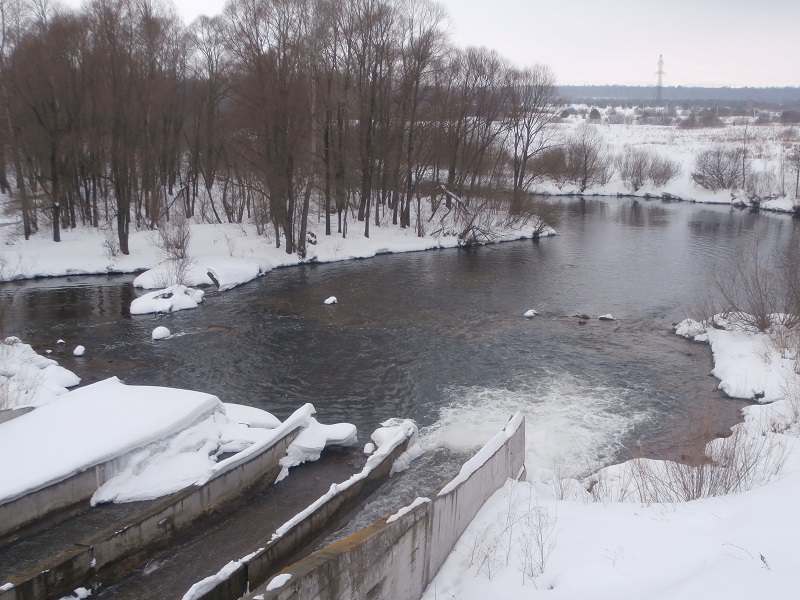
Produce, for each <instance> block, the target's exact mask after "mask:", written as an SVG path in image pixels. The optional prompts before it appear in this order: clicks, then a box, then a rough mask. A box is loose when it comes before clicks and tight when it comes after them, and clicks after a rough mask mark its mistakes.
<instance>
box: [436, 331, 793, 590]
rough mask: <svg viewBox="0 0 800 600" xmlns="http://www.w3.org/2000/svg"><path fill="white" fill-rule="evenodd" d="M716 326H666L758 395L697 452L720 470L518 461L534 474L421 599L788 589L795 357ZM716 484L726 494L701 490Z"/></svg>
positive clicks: (503, 494) (504, 499)
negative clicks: (579, 469) (571, 469)
mask: <svg viewBox="0 0 800 600" xmlns="http://www.w3.org/2000/svg"><path fill="white" fill-rule="evenodd" d="M715 325H716V326H715V327H708V330H707V331H706V329H705V327H703V326H702V325H701V324H698V323H694V322H690V321H686V322H684V323H682V324H681V326H680V327H679V328H678V331H677V333H679V334H680V335H684V336H687V337H690V338H693V339H695V340H696V341H697V342H710V343H711V347H712V350H713V354H714V363H715V369H714V374H715V376H716V377H718V378H719V379H720V387H721V388H722V389H723V390H725V391H726V393H728V394H729V395H731V396H735V397H743V398H752V397H753V395H754V394H756V393H757V394H759V395H760V394H762V393H763V394H764V397H763V398H761V399H760V402H761V403H762V404H759V405H754V406H750V407H748V408H747V409H745V411H744V417H745V419H744V422H743V423H742V424H740V425H737V426H736V427H735V428H734V432H733V435H732V436H731V437H730V438H726V439H725V440H715V441H713V442H711V443H710V444H709V446H708V448H707V453H708V454H709V455H711V456H715V457H717V459H718V461H720V462H725V463H727V464H729V467H728V469H729V470H728V471H723V470H721V468H720V467H717V466H715V465H712V464H707V465H701V466H699V467H696V468H694V469H692V468H690V467H678V466H677V465H675V464H674V463H667V462H665V461H643V460H634V461H629V462H627V463H623V464H622V465H615V466H612V467H608V468H606V469H603V470H601V471H600V472H599V473H597V474H595V475H593V476H591V477H590V478H589V479H587V480H586V481H584V482H578V481H576V480H564V479H561V478H560V477H559V476H558V475H557V474H555V473H552V472H549V471H546V470H537V469H536V468H535V465H528V467H529V469H530V471H531V476H530V479H531V481H528V482H515V481H511V480H509V481H508V482H507V483H506V485H505V487H504V488H502V489H501V490H499V491H498V492H497V493H496V494H495V495H494V496H493V497H492V498H491V499H490V500H489V501H488V502H487V504H486V505H485V506H484V508H483V509H482V510H481V512H480V513H479V514H478V516H477V517H476V519H475V520H474V521H473V522H472V524H471V525H470V526H469V528H468V529H467V531H466V532H465V533H464V535H463V536H462V538H461V539H460V540H459V542H458V543H457V545H456V548H455V550H454V551H453V553H452V554H451V555H450V557H449V558H448V560H447V562H446V563H445V564H444V566H443V567H442V569H441V570H440V572H439V574H438V575H437V576H436V578H435V579H434V581H433V582H432V583H431V585H430V586H429V587H428V589H427V591H426V593H425V596H424V599H425V600H434V599H435V598H455V599H458V600H470V599H473V598H474V599H483V598H487V597H493V598H503V599H511V598H522V597H525V598H534V597H539V596H541V597H543V598H565V599H566V598H569V599H572V598H574V599H579V598H580V599H583V598H598V599H600V598H608V599H612V598H613V599H615V600H620V599H623V600H624V599H626V598H629V599H631V600H634V599H641V598H675V599H678V598H680V599H683V598H725V599H726V600H730V599H735V598H742V599H749V598H752V597H755V596H758V597H765V598H794V597H795V596H796V593H797V589H798V586H800V554H798V552H797V548H796V540H795V539H794V532H796V531H798V530H800V512H798V511H797V501H796V498H797V494H798V493H799V492H800V444H798V441H799V440H798V433H800V424H799V423H798V415H799V414H800V395H798V392H800V388H798V387H797V385H798V379H797V375H796V374H795V368H796V362H795V359H794V357H793V356H791V355H790V354H789V353H787V352H786V350H785V349H783V348H779V347H776V345H775V344H774V343H773V342H772V341H771V340H770V339H769V338H768V337H767V336H766V335H764V334H755V333H745V332H743V331H741V330H740V329H738V328H737V327H735V324H732V323H730V322H726V321H723V320H720V319H717V322H716V324H715ZM723 326H724V327H725V329H720V328H719V327H723ZM687 343H690V342H687ZM529 443H530V442H529ZM719 482H722V483H719ZM720 486H721V487H726V486H727V488H728V489H730V490H732V493H728V494H726V495H722V496H716V497H711V494H713V493H714V491H715V490H716V489H718V488H719V487H720ZM587 488H591V490H592V491H591V492H590V491H587ZM670 494H671V497H670ZM665 497H666V498H665ZM681 497H689V498H693V497H698V499H694V500H691V501H681V500H680V498H681ZM661 498H665V499H661Z"/></svg>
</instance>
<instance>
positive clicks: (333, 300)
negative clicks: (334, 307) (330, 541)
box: [323, 296, 339, 304]
mask: <svg viewBox="0 0 800 600" xmlns="http://www.w3.org/2000/svg"><path fill="white" fill-rule="evenodd" d="M338 302H339V301H338V300H337V299H336V296H331V297H330V298H326V299H325V302H323V304H338Z"/></svg>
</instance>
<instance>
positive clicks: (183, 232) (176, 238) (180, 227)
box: [156, 218, 192, 260]
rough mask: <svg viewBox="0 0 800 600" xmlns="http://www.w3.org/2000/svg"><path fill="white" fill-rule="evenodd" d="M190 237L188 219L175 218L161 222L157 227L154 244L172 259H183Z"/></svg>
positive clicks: (185, 256)
mask: <svg viewBox="0 0 800 600" xmlns="http://www.w3.org/2000/svg"><path fill="white" fill-rule="evenodd" d="M191 237H192V230H191V226H190V222H189V219H180V218H175V219H173V220H172V221H165V222H163V223H161V225H160V226H159V228H158V240H157V242H156V245H157V246H158V248H159V249H160V250H161V251H162V252H163V253H164V254H166V255H167V257H168V258H171V259H173V260H185V259H187V258H188V253H187V252H188V249H189V240H190V239H191Z"/></svg>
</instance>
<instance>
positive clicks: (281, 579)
mask: <svg viewBox="0 0 800 600" xmlns="http://www.w3.org/2000/svg"><path fill="white" fill-rule="evenodd" d="M291 578H292V574H291V573H281V574H280V575H276V576H275V577H273V578H272V579H271V580H270V582H269V583H268V584H267V591H268V592H270V591H272V590H277V589H278V588H281V587H283V586H284V585H286V583H287V582H288V581H289V580H290V579H291Z"/></svg>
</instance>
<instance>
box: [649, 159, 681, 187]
mask: <svg viewBox="0 0 800 600" xmlns="http://www.w3.org/2000/svg"><path fill="white" fill-rule="evenodd" d="M680 174H681V165H680V163H679V162H677V161H674V160H672V159H670V158H667V157H665V156H659V155H658V154H654V155H653V156H652V157H651V159H650V168H649V170H648V177H649V179H650V181H652V182H653V185H654V186H656V187H662V186H665V185H667V183H669V182H670V181H671V180H672V179H674V178H675V177H677V176H678V175H680Z"/></svg>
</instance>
